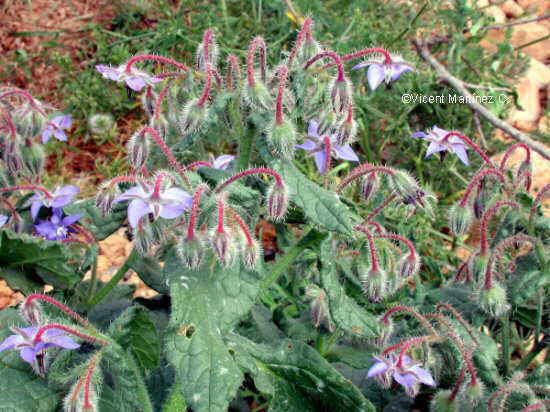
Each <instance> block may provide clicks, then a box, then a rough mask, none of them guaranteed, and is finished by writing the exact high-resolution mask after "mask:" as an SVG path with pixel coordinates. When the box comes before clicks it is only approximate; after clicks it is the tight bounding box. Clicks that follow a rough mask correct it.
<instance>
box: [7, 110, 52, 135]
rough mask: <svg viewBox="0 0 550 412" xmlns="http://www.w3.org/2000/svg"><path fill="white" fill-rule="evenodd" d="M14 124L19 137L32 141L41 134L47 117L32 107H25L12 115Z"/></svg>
mask: <svg viewBox="0 0 550 412" xmlns="http://www.w3.org/2000/svg"><path fill="white" fill-rule="evenodd" d="M12 119H13V124H14V126H15V130H16V132H17V134H18V135H20V136H21V137H22V138H24V139H30V138H32V137H34V136H36V135H37V134H38V133H40V130H42V128H43V127H44V123H45V121H46V119H45V117H44V116H42V115H41V114H40V113H38V112H37V111H35V110H33V109H31V108H30V107H23V108H20V109H17V110H15V111H14V112H13V113H12Z"/></svg>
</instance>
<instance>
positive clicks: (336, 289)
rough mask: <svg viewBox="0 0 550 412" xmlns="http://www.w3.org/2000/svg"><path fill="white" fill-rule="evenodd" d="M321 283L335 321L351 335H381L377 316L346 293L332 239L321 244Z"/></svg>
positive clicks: (370, 337)
mask: <svg viewBox="0 0 550 412" xmlns="http://www.w3.org/2000/svg"><path fill="white" fill-rule="evenodd" d="M321 259H322V263H323V267H322V268H321V284H322V286H323V290H324V291H325V293H326V294H327V298H328V302H329V309H330V315H331V317H332V320H333V321H334V323H335V324H336V325H337V326H338V327H340V328H342V329H343V330H345V331H346V332H348V333H350V334H351V335H354V336H357V337H361V338H369V339H372V338H374V337H376V336H378V335H379V327H378V321H377V320H376V317H375V316H374V315H372V314H370V313H369V312H367V311H366V310H365V309H363V308H361V307H360V306H359V305H358V304H357V303H356V302H355V300H353V299H352V298H350V297H349V296H348V295H346V292H345V290H344V288H343V287H342V285H341V284H340V282H339V280H338V275H337V273H336V266H335V258H334V256H333V254H332V253H331V239H328V240H326V241H325V242H324V243H323V245H322V246H321Z"/></svg>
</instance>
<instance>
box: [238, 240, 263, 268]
mask: <svg viewBox="0 0 550 412" xmlns="http://www.w3.org/2000/svg"><path fill="white" fill-rule="evenodd" d="M242 253H243V255H242V256H243V261H244V264H245V265H246V266H248V267H249V268H251V269H253V268H255V267H256V265H257V264H258V261H259V260H260V255H261V247H260V245H259V244H258V241H257V240H256V239H252V243H250V244H248V243H247V244H245V246H244V248H243V252H242Z"/></svg>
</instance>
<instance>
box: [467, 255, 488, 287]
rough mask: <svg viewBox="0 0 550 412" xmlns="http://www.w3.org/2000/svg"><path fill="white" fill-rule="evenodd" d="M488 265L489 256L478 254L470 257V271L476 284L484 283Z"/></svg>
mask: <svg viewBox="0 0 550 412" xmlns="http://www.w3.org/2000/svg"><path fill="white" fill-rule="evenodd" d="M488 264H489V258H488V257H487V256H481V255H480V254H479V253H476V254H475V255H473V256H471V257H470V260H469V261H468V270H469V272H470V275H471V276H472V278H473V279H474V282H476V283H479V282H482V281H483V279H484V277H485V272H486V271H487V265H488Z"/></svg>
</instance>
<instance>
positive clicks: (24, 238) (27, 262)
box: [0, 230, 83, 289]
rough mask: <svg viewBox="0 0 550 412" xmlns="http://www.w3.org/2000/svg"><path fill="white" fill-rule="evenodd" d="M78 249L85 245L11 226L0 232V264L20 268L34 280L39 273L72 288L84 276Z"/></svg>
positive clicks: (44, 277)
mask: <svg viewBox="0 0 550 412" xmlns="http://www.w3.org/2000/svg"><path fill="white" fill-rule="evenodd" d="M79 250H82V249H81V248H78V247H74V246H67V245H63V244H60V243H59V242H53V241H50V240H44V239H42V238H38V237H34V236H30V235H26V234H17V233H14V232H12V231H9V230H4V231H2V232H1V233H0V267H2V266H3V267H9V268H17V269H18V270H20V271H21V272H23V273H25V276H27V277H28V278H29V279H31V280H32V279H34V280H35V281H36V277H35V275H38V276H39V277H40V278H41V279H42V280H43V281H44V282H45V283H48V284H50V285H52V286H54V287H56V288H59V289H71V288H73V287H74V286H75V285H76V284H77V283H78V282H79V281H80V279H81V278H82V276H83V273H82V272H81V270H80V268H79V266H78V262H79V261H80V256H79Z"/></svg>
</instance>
